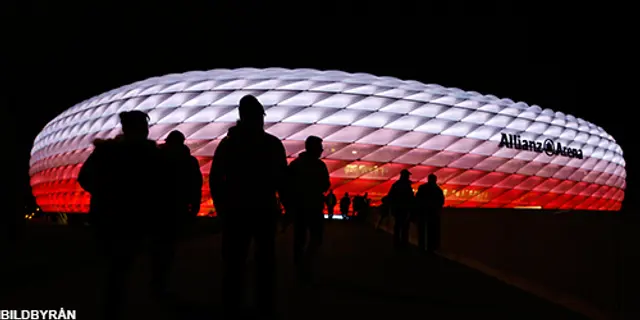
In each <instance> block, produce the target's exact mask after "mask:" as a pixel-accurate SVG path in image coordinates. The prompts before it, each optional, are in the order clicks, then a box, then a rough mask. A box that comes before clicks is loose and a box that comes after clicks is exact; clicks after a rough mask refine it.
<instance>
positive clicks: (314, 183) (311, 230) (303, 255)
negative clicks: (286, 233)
mask: <svg viewBox="0 0 640 320" xmlns="http://www.w3.org/2000/svg"><path fill="white" fill-rule="evenodd" d="M305 149H306V150H305V151H304V152H302V153H301V154H300V156H299V157H298V158H296V159H295V160H293V161H292V162H291V164H289V168H288V172H287V190H289V192H288V193H287V199H289V201H288V203H286V206H285V208H286V210H287V214H288V215H289V214H291V215H292V216H293V219H292V220H293V228H294V240H293V243H294V245H293V255H294V263H295V265H296V270H297V272H298V276H299V277H300V280H301V281H302V282H305V283H306V282H309V281H310V280H311V267H312V263H313V258H314V257H315V255H316V253H317V251H318V248H319V247H320V245H321V244H322V234H323V232H324V230H323V223H324V212H323V211H324V193H325V192H327V190H328V189H329V187H331V181H330V180H329V171H328V170H327V166H326V165H325V164H324V162H322V160H320V156H321V155H322V152H323V148H322V139H321V138H319V137H316V136H310V137H308V138H307V140H306V141H305ZM307 234H308V238H309V241H307ZM305 247H306V250H305Z"/></svg>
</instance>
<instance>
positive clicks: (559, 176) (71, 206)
mask: <svg viewBox="0 0 640 320" xmlns="http://www.w3.org/2000/svg"><path fill="white" fill-rule="evenodd" d="M246 94H253V95H255V96H256V97H258V99H259V100H260V101H261V102H262V103H263V104H264V106H265V109H266V118H265V123H266V125H265V128H266V130H267V131H268V132H270V133H271V134H273V135H275V136H277V137H279V138H281V139H282V140H283V143H284V146H285V148H286V151H287V155H288V157H289V158H290V159H292V158H294V157H295V156H296V155H297V154H298V153H299V152H301V151H302V150H303V148H304V139H305V138H306V137H307V136H309V135H316V136H320V137H322V138H323V139H324V141H325V153H324V155H323V160H324V161H325V163H326V164H327V167H328V168H329V171H330V172H331V181H332V184H333V185H332V188H333V189H334V190H335V193H336V194H337V195H338V196H341V195H342V194H343V193H344V192H349V193H350V194H352V195H355V194H362V193H364V192H368V193H369V196H370V197H371V198H373V199H374V201H375V200H378V199H380V197H381V196H383V195H384V194H386V193H387V192H388V190H389V188H390V186H391V184H392V183H393V182H394V180H396V179H397V178H398V177H399V173H400V171H401V170H402V169H408V170H409V171H410V172H411V173H412V176H411V178H412V180H413V181H415V186H416V187H417V186H418V185H419V184H420V183H423V182H424V181H425V180H426V178H427V176H428V175H429V174H430V173H435V174H436V175H437V177H438V181H439V184H440V185H441V186H442V188H443V190H444V192H445V195H446V205H447V206H451V207H484V208H513V207H532V208H543V209H586V210H619V209H620V206H621V202H622V200H623V197H624V189H625V177H626V172H625V162H624V159H623V154H622V149H621V148H620V146H618V145H617V144H616V142H615V140H614V139H613V137H611V136H610V135H609V134H607V133H606V132H605V131H604V130H603V129H602V128H600V127H598V126H596V125H594V124H592V123H589V122H587V121H585V120H583V119H580V118H576V117H574V116H572V115H566V114H564V113H562V112H554V111H552V110H549V109H541V108H540V107H538V106H535V105H532V106H530V105H527V104H525V103H523V102H518V103H515V102H513V101H512V100H509V99H498V98H497V97H495V96H491V95H481V94H479V93H477V92H467V91H462V90H460V89H455V88H443V87H441V86H438V85H425V84H422V83H420V82H416V81H403V80H399V79H396V78H390V77H377V76H373V75H369V74H362V73H358V74H349V73H345V72H340V71H317V70H311V69H296V70H289V69H279V68H272V69H249V68H247V69H234V70H226V69H225V70H211V71H205V72H200V71H197V72H188V73H184V74H171V75H166V76H162V77H155V78H150V79H147V80H144V81H139V82H136V83H133V84H130V85H127V86H123V87H120V88H117V89H114V90H111V91H109V92H106V93H104V94H102V95H99V96H96V97H93V98H91V99H88V100H86V101H84V102H81V103H79V104H77V105H75V106H73V107H72V108H70V109H68V110H66V111H65V112H63V113H62V114H60V115H59V116H57V117H56V118H55V119H54V120H52V121H51V122H50V123H49V124H48V125H47V126H46V127H45V128H44V129H43V131H42V132H41V133H40V134H39V135H38V136H37V138H36V140H35V142H34V146H33V149H32V153H31V169H30V174H31V185H32V187H33V193H34V195H35V197H36V200H37V203H38V204H39V205H40V206H41V207H42V208H43V210H44V211H49V212H87V211H88V208H89V195H88V194H87V193H85V192H84V191H83V190H82V188H81V187H80V186H79V185H78V183H77V181H76V177H77V175H78V172H79V170H80V167H81V166H82V163H83V162H84V161H85V160H86V158H87V157H88V155H89V153H90V152H91V151H92V141H93V140H94V139H96V138H107V137H113V136H115V135H116V134H118V133H119V130H120V129H119V126H120V125H119V123H118V113H119V112H122V111H127V110H141V111H145V112H148V114H149V115H150V117H151V129H150V132H151V133H150V135H151V138H152V139H155V140H159V141H160V140H162V139H164V138H165V137H166V135H167V134H168V133H169V132H170V131H172V130H180V131H182V132H183V133H184V134H185V136H186V137H187V144H188V145H189V147H190V148H191V151H192V154H193V155H194V156H196V157H197V158H198V160H199V161H200V164H201V170H202V172H203V174H204V175H205V184H204V186H203V195H204V197H203V201H204V203H203V206H202V212H201V214H206V213H209V212H211V211H212V210H213V207H212V203H211V200H210V196H209V190H208V183H207V179H206V177H207V176H208V173H209V167H210V164H211V156H212V155H213V152H214V150H215V148H216V146H217V144H218V142H219V141H220V139H221V138H223V137H224V136H225V134H226V133H227V130H228V129H229V128H230V127H231V126H232V125H234V124H235V121H236V120H237V118H238V112H237V103H238V101H239V100H240V98H241V97H242V96H244V95H246ZM252 170H255V168H252ZM158 174H162V173H161V172H159V173H158ZM248 187H249V186H248Z"/></svg>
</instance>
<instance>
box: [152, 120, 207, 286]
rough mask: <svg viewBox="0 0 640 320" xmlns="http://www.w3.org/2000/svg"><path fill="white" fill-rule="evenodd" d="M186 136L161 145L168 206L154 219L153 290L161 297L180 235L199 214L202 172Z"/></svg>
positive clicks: (175, 133) (179, 135)
mask: <svg viewBox="0 0 640 320" xmlns="http://www.w3.org/2000/svg"><path fill="white" fill-rule="evenodd" d="M184 141H185V136H184V135H183V134H182V132H180V131H172V132H171V133H169V136H168V137H167V139H166V142H165V143H164V144H163V145H161V146H160V153H161V156H162V161H163V163H162V179H163V180H164V183H163V184H164V186H165V189H164V190H163V193H164V195H165V205H164V206H163V208H161V211H159V212H158V215H157V216H156V217H155V218H154V219H153V221H154V224H153V229H152V230H153V235H154V237H153V242H152V243H153V260H154V264H153V265H154V268H153V270H152V271H153V273H152V279H153V280H152V289H153V292H154V294H156V295H157V296H158V297H159V298H162V297H164V296H165V295H166V294H167V277H168V273H169V270H170V268H171V264H172V263H173V258H174V255H175V245H176V242H177V240H178V237H179V233H180V232H183V231H185V228H186V227H187V226H188V225H189V224H191V223H192V222H194V219H195V217H196V216H197V214H198V211H200V200H201V197H202V173H201V172H200V165H199V164H198V160H197V159H196V158H195V157H193V156H192V155H191V151H190V150H189V147H187V146H186V145H185V144H184Z"/></svg>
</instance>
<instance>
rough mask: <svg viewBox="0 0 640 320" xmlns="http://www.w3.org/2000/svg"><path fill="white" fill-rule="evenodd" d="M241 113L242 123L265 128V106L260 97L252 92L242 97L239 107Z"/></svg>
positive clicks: (252, 127) (249, 126)
mask: <svg viewBox="0 0 640 320" xmlns="http://www.w3.org/2000/svg"><path fill="white" fill-rule="evenodd" d="M238 113H239V114H240V121H239V122H240V124H242V125H243V126H245V127H246V128H249V129H256V130H257V129H263V127H264V116H265V112H264V107H263V106H262V104H261V103H260V101H258V99H257V98H256V97H254V96H252V95H250V94H248V95H246V96H244V97H242V99H240V105H239V107H238Z"/></svg>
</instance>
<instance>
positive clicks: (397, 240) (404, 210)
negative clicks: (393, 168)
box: [388, 169, 414, 247]
mask: <svg viewBox="0 0 640 320" xmlns="http://www.w3.org/2000/svg"><path fill="white" fill-rule="evenodd" d="M410 175H411V173H410V172H409V170H406V169H404V170H402V172H400V179H399V180H398V181H396V182H394V183H393V185H392V186H391V190H389V194H388V196H389V205H390V208H391V215H392V216H393V217H394V219H395V224H394V227H393V240H394V245H395V246H396V247H405V246H407V245H408V244H409V225H410V220H409V218H410V214H411V210H412V209H413V200H414V198H413V188H412V187H411V180H409V176H410Z"/></svg>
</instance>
